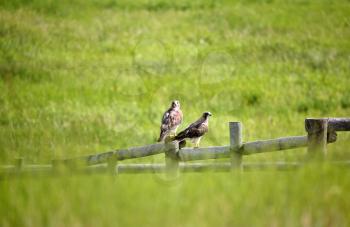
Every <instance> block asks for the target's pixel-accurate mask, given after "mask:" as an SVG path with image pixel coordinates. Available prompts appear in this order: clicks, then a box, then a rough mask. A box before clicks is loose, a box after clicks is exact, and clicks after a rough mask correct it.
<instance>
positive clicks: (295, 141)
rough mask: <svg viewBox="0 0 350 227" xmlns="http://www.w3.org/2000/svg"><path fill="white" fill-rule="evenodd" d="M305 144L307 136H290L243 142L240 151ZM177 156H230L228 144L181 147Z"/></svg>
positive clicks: (192, 157)
mask: <svg viewBox="0 0 350 227" xmlns="http://www.w3.org/2000/svg"><path fill="white" fill-rule="evenodd" d="M306 146H307V136H290V137H282V138H277V139H271V140H260V141H254V142H247V143H243V144H242V147H241V149H240V152H241V154H243V155H251V154H256V153H262V152H271V151H280V150H287V149H294V148H300V147H306ZM179 157H180V159H181V161H194V160H204V159H218V158H228V157H230V146H218V147H205V148H182V149H180V150H179Z"/></svg>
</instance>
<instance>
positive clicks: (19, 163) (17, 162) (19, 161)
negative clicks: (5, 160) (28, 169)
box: [15, 158, 24, 171]
mask: <svg viewBox="0 0 350 227" xmlns="http://www.w3.org/2000/svg"><path fill="white" fill-rule="evenodd" d="M15 166H16V170H17V171H21V170H22V169H23V166H24V158H16V159H15Z"/></svg>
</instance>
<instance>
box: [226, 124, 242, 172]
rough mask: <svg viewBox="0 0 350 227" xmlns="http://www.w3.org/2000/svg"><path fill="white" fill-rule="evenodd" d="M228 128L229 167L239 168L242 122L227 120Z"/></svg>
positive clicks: (240, 161)
mask: <svg viewBox="0 0 350 227" xmlns="http://www.w3.org/2000/svg"><path fill="white" fill-rule="evenodd" d="M229 129H230V152H231V168H232V169H235V168H241V167H242V166H241V165H242V153H241V147H242V124H241V123H240V122H229Z"/></svg>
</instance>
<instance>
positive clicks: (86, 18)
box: [0, 0, 350, 226]
mask: <svg viewBox="0 0 350 227" xmlns="http://www.w3.org/2000/svg"><path fill="white" fill-rule="evenodd" d="M349 15H350V2H349V1H345V0H338V1H330V0H329V1H328V0H320V1H311V0H310V1H307V0H295V1H282V0H280V1H279V0H275V1H273V0H270V1H268V0H266V1H254V0H250V1H238V0H236V1H223V0H220V1H188V0H180V1H173V2H170V1H169V2H168V1H164V0H153V1H150V0H148V1H146V0H137V1H132V2H129V1H126V0H122V1H112V0H102V1H96V0H95V1H83V0H74V1H66V0H64V1H50V0H48V1H44V0H33V1H25V0H13V1H4V0H0V34H1V35H0V163H2V164H4V163H6V164H8V163H10V162H12V161H13V158H15V157H19V156H21V157H25V159H26V161H27V162H29V163H45V162H48V161H49V160H51V159H53V158H61V157H74V156H77V155H82V154H90V153H96V152H102V151H106V150H110V149H114V148H122V147H130V146H138V145H144V144H150V143H153V142H154V141H155V140H156V138H157V136H158V133H159V121H160V118H161V114H162V113H163V111H164V110H165V109H166V108H167V107H168V106H169V104H170V101H171V100H173V99H178V100H180V101H181V103H182V109H183V112H184V115H185V119H184V124H183V126H182V127H185V126H186V125H187V124H189V123H191V122H192V121H193V120H195V119H196V118H198V117H199V115H200V114H201V113H202V112H203V111H206V110H209V111H211V112H212V113H213V115H214V116H213V118H212V119H211V122H210V133H208V135H207V136H206V137H205V138H204V139H203V140H202V143H201V146H209V145H223V144H227V143H228V141H229V140H228V125H227V122H228V121H234V120H239V121H241V122H243V124H244V139H245V141H252V140H256V139H269V138H274V137H279V136H288V135H303V134H305V132H304V119H305V118H306V117H332V116H336V117H346V116H349V115H350V88H349V84H350V75H349V72H350V65H349V62H350V39H349V38H350V16H349ZM349 138H350V135H349V134H346V133H345V134H340V135H339V141H338V142H337V143H336V144H332V145H329V151H330V152H329V153H330V157H331V158H337V159H346V158H347V159H349V158H350V155H349V152H348V151H349V150H348V147H349V146H350V139H349ZM304 153H305V150H304V149H299V150H297V151H285V152H279V153H277V154H264V155H256V156H252V157H247V158H245V159H244V161H267V160H268V161H271V160H280V161H289V160H299V159H303V158H304ZM150 161H151V162H161V161H163V156H162V155H158V156H155V157H149V158H145V159H141V160H132V162H150ZM159 177H160V176H131V175H130V176H119V177H118V178H117V179H111V178H110V177H101V176H90V177H86V176H73V177H70V178H68V179H60V178H59V179H41V180H39V179H27V180H13V181H8V180H2V181H1V182H0V190H1V194H0V198H1V201H2V202H1V204H0V225H1V226H67V225H68V226H96V225H101V226H115V225H136V224H140V225H150V226H155V225H167V226H177V225H180V224H181V225H187V226H193V225H204V226H206V225H215V224H218V225H238V226H254V225H263V226H347V225H349V222H350V217H349V215H348V213H350V203H349V202H348V199H347V197H348V196H347V194H346V193H347V191H349V189H350V188H349V180H348V179H349V172H348V171H344V170H339V169H334V168H328V167H319V166H316V167H315V166H313V167H312V166H311V167H308V168H305V169H302V170H299V171H296V172H289V173H276V172H251V173H244V174H237V175H232V174H188V175H186V176H182V177H181V178H180V179H179V180H178V181H177V182H174V183H173V184H171V185H169V184H164V182H162V181H161V180H159Z"/></svg>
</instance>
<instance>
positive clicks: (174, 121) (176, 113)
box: [158, 100, 183, 142]
mask: <svg viewBox="0 0 350 227" xmlns="http://www.w3.org/2000/svg"><path fill="white" fill-rule="evenodd" d="M182 117H183V116H182V111H181V110H180V102H179V101H177V100H174V101H172V102H171V106H170V108H169V109H168V110H167V111H166V112H165V113H164V114H163V118H162V122H161V126H160V135H159V139H158V142H162V141H164V140H165V138H166V137H168V136H170V135H171V134H172V135H175V134H176V129H177V128H178V127H179V125H180V124H181V123H182Z"/></svg>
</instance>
